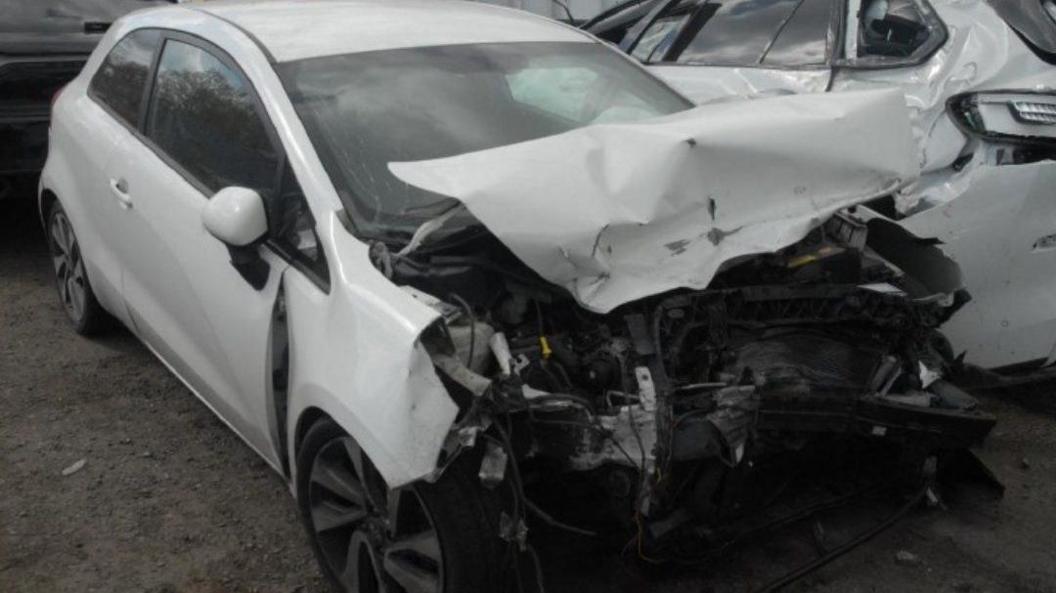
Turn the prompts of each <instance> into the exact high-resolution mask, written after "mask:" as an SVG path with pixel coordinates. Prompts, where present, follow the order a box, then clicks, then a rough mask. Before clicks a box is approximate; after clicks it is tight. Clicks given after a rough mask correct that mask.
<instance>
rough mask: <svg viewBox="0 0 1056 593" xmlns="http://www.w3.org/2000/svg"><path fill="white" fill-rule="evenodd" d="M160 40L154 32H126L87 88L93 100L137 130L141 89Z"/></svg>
mask: <svg viewBox="0 0 1056 593" xmlns="http://www.w3.org/2000/svg"><path fill="white" fill-rule="evenodd" d="M160 41H161V32H160V31H158V30H156V29H141V30H139V31H133V32H132V33H129V34H128V36H126V37H125V38H124V39H122V40H121V41H119V42H118V43H117V45H115V46H114V48H113V49H112V50H110V53H109V54H107V56H106V59H105V60H103V63H102V65H101V66H99V70H97V71H96V72H95V76H93V77H92V81H91V82H90V83H89V85H88V90H89V92H90V93H91V95H92V96H94V97H95V98H96V100H98V101H99V102H101V103H102V104H103V105H106V106H107V107H109V108H110V109H111V110H112V111H113V112H114V113H115V114H117V116H118V117H120V118H121V119H123V120H124V121H125V122H126V123H128V124H129V125H131V126H132V127H139V110H140V107H141V106H142V104H143V95H144V86H145V85H146V83H147V77H148V76H149V74H150V64H151V62H152V61H153V59H154V51H155V50H156V49H157V47H158V43H159V42H160Z"/></svg>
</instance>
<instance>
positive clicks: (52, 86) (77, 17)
mask: <svg viewBox="0 0 1056 593" xmlns="http://www.w3.org/2000/svg"><path fill="white" fill-rule="evenodd" d="M176 1H177V0H4V1H3V9H2V12H3V18H2V19H0V198H2V197H4V196H5V194H8V193H10V188H11V184H12V183H13V182H17V181H24V180H26V179H27V178H28V179H32V178H33V177H34V176H36V174H37V173H39V172H40V169H41V167H43V166H44V157H45V154H46V152H47V142H48V117H49V112H50V105H51V99H52V97H53V96H54V95H55V93H56V92H58V91H59V89H61V88H62V87H63V86H64V85H65V84H66V83H67V82H68V81H70V80H71V79H72V78H73V77H74V76H76V75H77V73H78V72H80V70H81V67H82V66H84V63H85V61H86V60H87V59H88V55H89V54H90V53H91V52H92V49H94V48H95V45H96V44H97V43H98V42H99V40H100V39H101V38H102V36H103V34H104V33H105V32H106V30H107V29H108V28H109V26H110V23H112V22H113V21H114V20H115V19H117V18H118V17H120V16H122V15H124V14H126V13H129V12H132V11H133V10H138V9H140V8H147V7H150V6H157V5H161V4H172V3H175V2H176Z"/></svg>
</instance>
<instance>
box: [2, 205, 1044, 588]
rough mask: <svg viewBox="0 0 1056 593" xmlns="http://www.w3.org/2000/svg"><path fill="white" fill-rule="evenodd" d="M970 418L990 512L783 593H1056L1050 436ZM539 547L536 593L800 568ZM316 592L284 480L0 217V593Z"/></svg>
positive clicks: (780, 546) (736, 583) (28, 234)
mask: <svg viewBox="0 0 1056 593" xmlns="http://www.w3.org/2000/svg"><path fill="white" fill-rule="evenodd" d="M984 403H985V404H986V406H987V407H989V408H990V409H991V410H993V411H994V412H995V413H997V414H998V415H999V418H1000V423H999V425H998V427H997V428H996V429H995V432H994V433H993V434H992V435H991V438H990V439H989V441H988V442H987V443H986V445H985V447H983V448H982V449H980V450H979V451H978V453H979V455H980V457H981V458H983V459H984V460H985V461H986V462H987V464H988V465H989V466H990V467H991V468H992V469H993V470H994V472H995V473H996V474H997V475H998V477H999V478H1000V479H1001V480H1002V481H1004V483H1005V484H1006V486H1007V492H1006V495H1005V497H1004V499H1003V500H1001V501H999V502H994V501H991V500H987V499H986V498H985V497H982V496H966V497H963V498H962V499H960V500H957V501H956V502H955V503H951V504H950V505H949V508H947V509H932V510H920V511H916V512H914V513H913V514H912V515H911V516H910V517H908V518H907V519H906V520H904V521H902V522H900V523H899V524H898V525H897V526H895V527H894V528H892V529H890V530H888V531H886V532H885V533H883V534H882V535H880V536H879V537H877V538H876V539H874V540H873V541H871V542H870V543H868V544H866V545H865V546H863V547H861V548H859V549H857V550H855V551H854V552H852V553H851V554H850V555H848V556H846V557H844V558H842V559H840V560H838V561H837V562H835V563H833V564H831V565H830V566H828V567H826V568H825V569H823V570H821V571H819V572H817V573H815V574H813V575H811V576H810V577H808V578H807V579H805V580H803V581H800V582H799V583H797V584H795V585H793V586H792V587H790V588H789V590H791V591H799V592H806V591H810V592H819V593H820V592H833V593H835V592H841V593H842V592H863V593H864V592H887V591H891V592H900V593H901V592H939V591H950V592H956V593H975V592H995V593H996V592H1013V591H1016V592H1019V591H1026V592H1053V591H1056V424H1054V422H1053V420H1052V418H1051V417H1050V416H1046V415H1039V414H1035V413H1032V412H1029V411H1027V410H1025V409H1023V408H1021V407H1019V406H1016V405H1012V404H1009V403H1006V402H1003V401H1000V400H995V399H986V400H984ZM82 459H83V460H85V461H84V464H83V467H81V468H80V469H79V470H77V471H75V472H73V473H71V474H70V475H63V474H64V471H63V470H64V469H67V468H71V466H74V464H76V463H78V462H79V460H82ZM877 513H878V511H876V510H875V509H873V510H869V509H866V510H863V511H862V512H861V513H857V514H855V516H854V517H850V518H846V520H845V521H844V522H842V523H841V522H840V520H841V519H840V517H834V518H832V519H831V520H832V521H833V522H832V523H829V522H828V521H829V519H826V521H827V522H826V532H827V533H828V534H829V535H830V536H831V537H832V538H834V539H835V540H838V539H840V537H841V535H846V534H849V533H850V531H848V530H849V529H850V527H848V525H853V524H854V523H855V521H859V522H861V520H862V517H866V516H870V515H871V514H872V515H876V514H877ZM544 535H545V537H544V538H543V540H544V541H543V542H542V543H541V545H540V547H541V553H542V556H543V557H544V561H545V564H546V566H547V580H548V584H549V588H548V590H549V591H550V592H551V593H554V592H558V593H560V592H571V591H574V592H576V593H601V592H645V591H654V592H658V593H659V592H665V593H676V592H679V593H681V592H685V593H689V592H691V591H692V592H694V593H707V592H714V593H726V592H730V593H732V592H738V593H741V592H747V591H749V590H750V589H751V588H752V587H755V586H758V585H760V584H761V583H763V582H765V581H766V580H767V579H769V578H772V577H774V576H777V575H779V574H782V573H783V572H785V571H786V570H788V569H789V568H792V567H793V566H795V565H796V564H797V563H799V562H802V561H803V560H804V559H805V557H803V549H802V548H803V547H804V546H803V545H802V543H800V544H798V547H797V544H796V541H797V540H796V539H795V538H784V539H781V538H774V539H772V540H767V541H763V542H759V544H758V545H756V546H753V547H752V548H751V549H748V550H745V551H743V552H741V553H738V554H736V555H734V556H731V557H730V558H728V559H726V560H724V561H723V562H721V563H718V564H716V565H712V566H707V567H700V568H696V569H691V570H690V569H680V570H677V571H675V570H672V569H652V570H647V571H646V570H642V569H641V568H640V567H637V566H635V565H634V564H633V563H624V562H622V561H621V560H620V559H619V558H616V557H613V556H612V555H609V554H604V553H601V552H599V551H597V550H594V549H593V548H591V547H590V546H589V545H587V544H586V543H584V542H582V541H572V540H569V539H567V538H562V537H558V536H554V535H549V534H544ZM800 539H802V538H800ZM797 558H798V559H797ZM806 558H809V554H808V556H806ZM324 590H326V587H325V584H324V583H323V581H322V579H321V577H320V575H319V572H318V570H317V568H316V566H315V563H314V560H313V559H312V557H311V553H310V551H309V548H308V544H307V539H306V537H305V535H304V533H303V532H302V529H301V527H300V524H299V523H298V522H297V519H296V509H295V506H294V503H293V500H292V499H291V498H290V496H289V495H288V493H287V490H286V488H285V486H284V485H283V483H282V481H281V480H280V479H279V478H278V477H277V476H276V475H274V474H273V473H272V472H271V470H270V469H269V468H268V467H267V466H266V465H265V464H264V463H263V462H262V461H260V460H259V459H258V458H257V457H256V456H255V454H254V453H253V452H251V451H250V450H249V449H248V448H247V447H246V446H245V445H243V444H242V442H241V441H240V440H239V439H238V438H237V437H236V436H235V435H234V434H233V433H231V432H230V431H229V430H227V428H226V427H225V426H224V425H223V424H222V423H221V422H220V421H219V420H217V419H216V418H215V417H214V416H213V415H212V414H211V413H210V412H209V411H208V410H207V409H206V408H205V407H204V406H203V405H201V404H200V403H199V402H198V401H197V400H196V399H195V398H194V397H193V396H192V395H191V394H190V393H189V392H187V390H186V389H184V388H183V386H182V385H181V384H180V383H179V382H178V381H177V380H176V379H175V378H173V377H172V376H171V375H170V374H169V373H168V372H167V371H166V370H165V369H164V368H163V367H162V365H161V364H160V363H158V362H157V361H156V360H155V359H154V358H153V357H152V356H151V355H150V354H149V353H148V352H147V351H146V350H145V349H144V348H143V347H141V346H140V345H139V344H138V343H137V342H136V340H135V339H134V338H133V337H132V336H131V335H129V334H128V333H127V332H123V331H118V332H114V333H113V334H112V335H110V336H108V337H106V338H103V339H95V340H87V339H83V338H80V337H78V336H77V335H76V334H74V333H73V332H72V331H71V330H70V329H69V328H68V327H67V323H66V320H65V317H64V316H63V312H62V310H61V308H60V306H59V304H58V301H57V298H56V296H55V294H54V289H53V286H52V282H51V277H50V269H49V263H48V261H47V257H46V252H45V248H44V246H43V240H42V234H41V232H40V230H39V223H38V222H37V221H36V218H35V216H34V212H33V209H32V206H31V204H29V202H28V201H25V200H23V201H22V202H21V203H19V202H12V201H8V202H0V592H41V593H53V592H67V591H69V592H88V591H99V592H104V591H105V592H125V591H129V592H132V591H135V592H144V591H147V592H159V593H160V592H166V593H174V592H181V593H182V592H186V593H219V592H225V593H226V592H232V593H234V592H250V591H260V592H277V593H292V592H295V591H300V592H302V593H310V592H317V591H324Z"/></svg>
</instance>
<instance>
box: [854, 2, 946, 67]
mask: <svg viewBox="0 0 1056 593" xmlns="http://www.w3.org/2000/svg"><path fill="white" fill-rule="evenodd" d="M930 35H931V30H930V27H929V26H928V22H927V20H926V19H925V15H924V14H923V12H922V11H921V8H920V5H919V4H917V2H915V1H914V0H865V1H864V2H862V8H861V11H860V12H859V13H858V57H860V58H861V57H866V56H885V57H891V58H908V57H910V56H912V55H913V53H914V52H916V51H917V50H918V49H919V48H921V47H923V46H924V44H925V43H926V42H927V41H928V37H929V36H930Z"/></svg>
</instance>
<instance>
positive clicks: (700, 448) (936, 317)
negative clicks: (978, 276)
mask: <svg viewBox="0 0 1056 593" xmlns="http://www.w3.org/2000/svg"><path fill="white" fill-rule="evenodd" d="M488 243H491V244H490V245H488V247H489V252H490V253H491V254H493V255H495V254H500V256H499V258H498V259H496V260H493V261H494V262H495V263H494V264H493V265H487V266H485V265H480V264H481V262H480V261H473V260H472V259H465V258H472V257H476V256H460V255H454V254H451V253H445V254H443V255H440V254H437V253H433V254H430V255H425V256H422V257H420V258H417V260H418V261H414V262H413V263H412V261H413V260H406V261H404V262H403V263H401V264H399V265H397V266H395V267H394V268H393V270H392V272H393V274H394V276H393V279H394V280H395V281H397V282H399V283H401V284H405V285H410V286H414V287H416V288H408V290H411V291H412V294H415V295H416V296H417V298H420V299H423V300H426V301H428V302H429V303H430V304H431V305H433V306H435V307H437V308H438V309H439V310H440V311H441V312H442V313H443V315H444V319H445V322H444V324H443V325H442V326H438V327H437V332H436V333H434V334H433V335H431V336H429V337H428V338H427V339H426V345H427V347H428V348H429V349H430V351H431V354H432V355H433V357H434V361H435V362H437V365H438V368H439V369H440V371H441V378H442V379H443V380H444V381H445V384H447V386H448V389H449V392H451V393H452V395H453V396H455V399H456V401H458V403H459V404H460V407H461V408H462V410H463V413H462V415H461V418H460V421H459V422H458V423H457V424H456V427H455V429H454V431H453V433H452V438H451V439H450V443H449V447H448V450H447V452H448V453H449V454H451V453H453V452H454V451H456V450H458V449H459V448H462V447H465V446H467V445H474V444H475V443H476V437H477V436H478V435H479V434H482V433H486V432H488V431H489V430H494V429H495V428H496V427H498V428H499V429H500V430H501V431H502V433H503V435H504V436H503V438H502V439H501V440H502V441H503V442H506V443H508V445H504V446H502V447H492V450H491V451H490V452H489V454H486V455H485V456H484V461H483V463H482V466H481V469H480V478H481V480H482V481H483V482H484V483H486V484H491V485H494V484H497V483H500V482H502V481H503V480H504V479H508V478H509V476H507V475H506V472H507V471H508V470H507V457H513V458H514V461H513V462H514V463H516V464H519V465H520V466H521V469H520V470H519V471H521V472H524V473H526V474H529V475H532V476H534V478H533V480H531V481H534V482H536V483H547V481H549V480H555V479H556V480H560V479H562V478H561V476H565V477H568V476H569V475H571V474H578V475H579V476H580V477H586V478H587V480H588V481H594V482H595V484H594V485H595V486H596V492H598V493H599V496H600V497H601V501H602V502H604V505H603V506H604V507H605V508H606V509H607V511H609V512H610V513H611V514H610V516H609V517H600V519H601V520H602V521H605V520H611V522H615V523H616V524H619V523H620V521H619V519H621V518H622V519H624V523H623V527H625V528H627V529H634V528H637V527H640V529H641V530H640V532H639V536H638V537H640V538H642V540H643V545H644V548H643V549H645V550H646V553H647V554H651V555H654V556H663V555H664V554H665V553H669V552H670V549H669V548H670V547H671V546H673V545H674V546H675V548H676V549H678V550H680V552H679V555H684V554H685V549H686V548H685V546H686V545H687V544H686V542H685V540H686V537H687V536H689V538H690V539H691V540H692V542H694V544H693V545H696V546H698V547H703V548H704V549H707V548H710V547H714V546H717V545H721V544H722V543H723V542H722V541H708V537H712V536H714V533H713V532H712V531H711V530H712V529H715V528H718V527H720V526H722V525H724V524H726V523H729V522H731V521H735V520H738V519H743V518H744V517H745V516H746V515H748V514H750V513H751V512H752V511H753V510H760V508H761V506H763V505H765V504H766V503H767V501H768V500H769V499H770V495H771V494H772V493H774V492H775V491H776V490H777V489H778V487H779V486H780V482H781V481H782V480H787V479H788V478H789V473H790V471H793V472H795V471H801V470H799V469H796V468H799V467H800V465H801V464H802V463H803V460H804V459H810V458H811V456H813V455H817V453H818V448H819V447H820V448H823V449H824V448H828V449H830V452H831V454H833V455H836V454H838V453H839V454H842V453H845V452H847V451H850V450H855V451H858V453H856V454H858V455H862V454H865V453H862V452H861V451H865V450H868V451H869V454H871V453H873V452H875V451H881V452H882V454H883V455H884V456H887V457H888V458H889V459H890V460H893V461H892V464H891V465H890V466H887V465H885V470H886V469H890V470H891V471H894V472H897V473H890V474H888V475H887V476H885V477H886V478H888V479H889V480H890V481H891V482H892V483H895V482H901V483H902V484H903V485H905V486H906V487H907V488H914V487H918V486H919V485H920V484H922V483H924V481H926V480H931V479H933V478H934V476H935V475H936V473H937V472H940V471H942V469H943V467H942V466H943V464H944V463H945V461H946V456H947V455H948V454H951V453H955V452H958V451H960V450H963V449H965V448H967V447H969V446H971V445H972V444H974V443H977V442H979V441H981V440H982V439H983V437H985V436H986V434H987V433H988V432H989V431H990V429H991V428H992V426H993V425H994V418H993V417H992V416H990V415H989V414H986V413H984V412H982V411H980V410H978V409H977V404H976V402H975V400H974V399H973V398H972V397H971V396H969V395H968V394H967V393H965V392H964V391H962V390H961V389H959V388H958V387H957V386H956V385H954V384H952V383H950V382H948V381H947V380H946V379H944V376H945V375H946V374H947V373H948V371H949V369H950V367H951V365H953V364H955V361H954V360H953V359H952V356H951V353H950V349H949V346H948V344H947V343H946V341H945V340H944V338H943V337H942V335H941V334H940V333H939V332H938V331H937V330H936V328H937V327H938V325H939V324H941V323H942V321H944V320H945V319H946V318H947V317H948V316H949V315H950V314H952V312H953V311H955V310H956V308H957V306H959V304H961V303H962V302H963V300H964V299H965V298H966V296H965V295H964V294H963V292H962V291H960V290H959V285H958V284H956V283H953V284H947V285H945V286H942V285H937V283H939V282H940V281H941V279H946V280H947V281H949V280H954V281H955V280H957V279H958V275H957V272H956V266H955V264H953V263H952V262H951V261H950V260H947V259H946V258H945V257H944V256H943V255H942V254H941V253H940V252H939V251H938V250H937V248H936V247H934V246H932V245H929V244H928V243H926V242H922V241H920V240H918V239H916V238H914V237H912V236H910V235H908V234H906V233H904V232H903V231H901V230H900V229H899V227H896V226H895V225H893V224H892V223H889V222H887V221H884V220H881V219H874V220H871V221H861V220H858V219H856V218H855V217H854V215H852V214H845V213H841V214H836V215H834V216H833V217H832V218H830V219H829V220H828V221H827V222H826V223H825V224H823V225H821V226H819V227H818V228H816V229H815V230H814V231H812V232H811V233H810V234H809V235H808V236H807V237H806V238H804V239H803V240H801V241H799V242H797V243H796V244H794V245H792V246H789V247H787V248H785V249H783V250H780V251H779V252H777V253H773V254H766V255H760V256H756V257H752V258H749V259H747V260H745V261H742V262H740V263H738V264H737V265H734V266H732V267H730V268H729V269H727V270H725V271H723V272H722V273H720V274H719V275H718V276H717V277H716V278H715V279H714V281H713V282H712V285H713V287H712V288H709V289H706V290H683V291H676V292H674V293H668V294H664V295H659V296H656V297H651V298H646V299H642V300H640V301H637V302H634V303H629V304H627V305H624V306H622V307H619V308H617V309H616V310H614V311H612V312H610V313H607V314H596V313H590V312H587V311H585V310H583V309H582V308H581V307H580V306H579V305H578V304H577V303H576V302H575V301H574V300H573V299H571V298H569V297H568V295H567V294H564V293H563V291H561V290H559V289H556V287H553V286H548V285H547V283H545V282H544V281H542V280H541V279H538V278H536V279H535V280H534V281H533V276H534V275H533V274H532V273H531V271H530V270H527V269H526V268H524V267H523V266H517V265H516V263H515V260H513V259H512V257H511V256H510V255H509V254H508V252H506V251H505V250H504V249H503V248H502V246H501V245H500V244H497V243H492V239H491V238H490V237H484V238H480V239H478V240H477V246H479V245H481V244H488ZM881 254H887V256H888V257H889V258H891V259H887V258H885V257H883V256H882V255H881ZM900 258H904V261H902V262H901V263H902V264H903V266H904V267H905V268H910V267H912V266H917V267H918V268H919V269H920V270H921V271H922V272H926V273H927V274H928V275H927V276H926V277H923V278H919V277H914V276H911V275H910V274H907V273H906V272H905V269H904V267H903V266H899V265H897V264H895V263H893V262H892V260H899V259H900ZM940 289H944V290H940ZM426 291H428V292H430V293H433V294H449V295H451V297H450V299H449V301H448V302H442V301H440V300H438V299H432V298H431V297H429V296H428V295H427V294H426ZM461 295H464V296H461ZM507 446H508V447H509V448H508V449H507V448H506V447H507ZM797 456H802V458H803V459H800V460H798V461H797V460H796V457H797ZM859 458H861V457H859ZM449 459H450V457H449ZM781 465H784V466H785V467H784V468H782V467H781ZM764 492H765V495H764ZM533 506H534V505H533ZM536 509H537V510H539V511H540V512H542V514H543V516H545V517H547V518H548V519H550V520H552V519H553V517H551V514H552V513H551V512H549V511H542V509H538V507H536ZM556 514H558V515H562V513H561V512H558V513H556ZM595 519H598V517H595ZM561 521H562V522H573V521H574V519H571V518H565V517H562V520H561ZM578 529H579V530H580V531H582V530H583V528H582V527H580V528H578ZM723 533H724V534H725V535H724V536H723V537H728V536H729V532H723ZM704 534H708V537H705V535H704ZM674 542H677V544H676V543H674ZM651 546H652V547H655V548H656V549H655V550H650V547H651ZM665 550H666V551H667V552H665Z"/></svg>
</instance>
